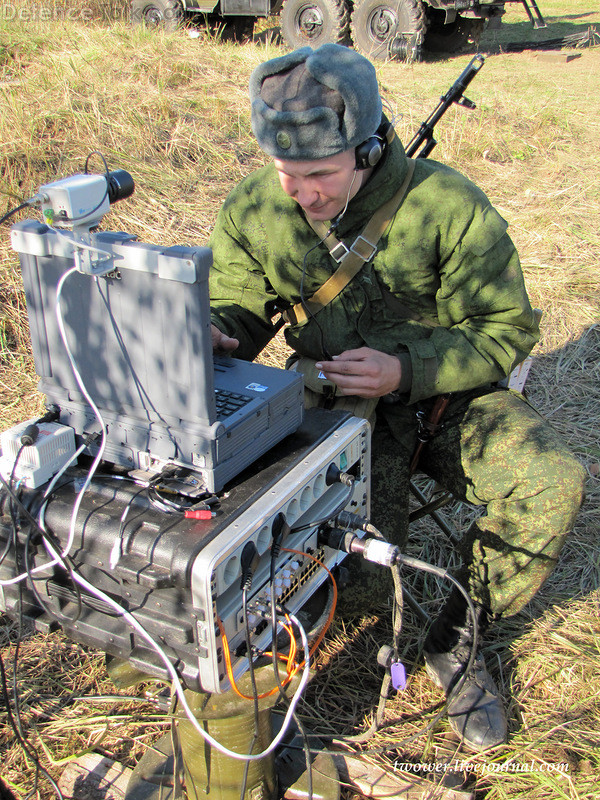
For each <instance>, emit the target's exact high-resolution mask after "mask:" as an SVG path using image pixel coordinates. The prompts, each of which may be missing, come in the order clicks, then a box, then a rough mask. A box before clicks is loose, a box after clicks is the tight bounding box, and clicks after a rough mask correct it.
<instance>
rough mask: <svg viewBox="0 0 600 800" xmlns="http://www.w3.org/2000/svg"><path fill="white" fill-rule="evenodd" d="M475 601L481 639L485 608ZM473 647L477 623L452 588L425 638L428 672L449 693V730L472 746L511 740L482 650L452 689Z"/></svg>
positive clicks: (478, 747) (486, 620)
mask: <svg viewBox="0 0 600 800" xmlns="http://www.w3.org/2000/svg"><path fill="white" fill-rule="evenodd" d="M474 605H475V611H476V619H477V628H478V640H479V642H481V638H482V636H483V634H484V633H485V630H486V628H487V627H488V625H489V615H488V613H487V612H486V610H485V609H484V608H483V606H480V605H477V604H474ZM472 645H473V623H472V620H471V615H470V613H469V609H468V606H467V603H466V600H465V599H464V597H463V596H462V594H461V593H460V592H459V591H458V590H457V589H454V590H453V591H452V593H451V595H450V597H449V599H448V601H447V603H446V605H445V606H444V608H443V609H442V612H441V614H440V615H439V617H438V618H437V619H436V620H435V621H434V622H433V624H432V626H431V628H430V630H429V633H428V635H427V639H426V640H425V648H424V655H425V666H426V668H427V673H428V674H429V676H430V677H431V678H432V679H433V680H434V681H435V683H436V684H437V685H438V686H440V687H441V688H442V689H443V690H444V691H445V692H446V697H448V696H449V695H450V702H449V705H448V719H449V722H450V726H451V728H452V729H453V730H454V731H455V732H456V733H457V734H458V735H459V736H460V738H461V739H462V740H463V742H464V743H465V744H466V745H468V746H469V747H471V748H472V749H474V750H485V749H487V748H488V747H494V746H496V745H499V744H503V743H504V742H505V741H506V738H507V723H506V713H505V711H504V706H503V704H502V699H501V698H500V696H499V692H498V688H497V687H496V684H495V683H494V681H493V679H492V676H491V675H490V674H489V672H488V671H487V669H486V667H485V662H484V660H483V656H482V655H481V654H480V653H479V652H478V653H477V654H476V658H475V661H474V662H473V665H472V667H471V669H470V670H469V672H468V674H467V677H466V680H465V682H464V683H463V685H462V686H461V687H459V689H458V692H456V693H453V692H452V689H453V688H454V687H455V686H456V684H457V683H458V681H459V679H460V678H461V676H462V675H463V673H464V671H465V668H466V667H467V665H468V661H469V656H470V654H471V650H472Z"/></svg>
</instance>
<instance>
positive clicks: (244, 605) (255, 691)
mask: <svg viewBox="0 0 600 800" xmlns="http://www.w3.org/2000/svg"><path fill="white" fill-rule="evenodd" d="M251 582H252V581H251V578H250V580H249V581H248V580H247V581H246V582H245V585H244V586H243V587H242V615H243V617H244V635H245V637H246V655H247V658H248V671H249V672H250V683H251V684H252V699H253V704H254V735H253V736H252V742H251V743H250V748H249V751H248V755H252V751H253V750H254V746H255V744H256V740H257V739H258V731H259V727H260V718H259V714H258V712H259V708H258V689H257V688H256V675H255V673H254V661H253V659H252V642H251V640H250V623H249V621H248V589H249V588H250V586H249V585H247V584H248V583H250V584H251ZM249 770H250V761H249V760H246V762H245V763H244V775H243V778H242V784H241V787H240V800H244V795H245V794H246V786H247V785H248V772H249Z"/></svg>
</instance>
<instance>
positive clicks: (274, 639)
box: [270, 581, 313, 800]
mask: <svg viewBox="0 0 600 800" xmlns="http://www.w3.org/2000/svg"><path fill="white" fill-rule="evenodd" d="M270 589H271V661H272V663H273V673H274V675H275V680H276V682H277V688H278V690H279V699H280V700H281V702H282V703H283V705H284V706H286V708H289V705H290V700H289V698H288V696H287V694H286V693H285V688H284V686H283V684H282V682H281V677H280V675H279V664H278V663H277V603H276V599H277V598H276V597H275V586H274V584H273V582H272V581H271V587H270ZM292 719H293V720H294V722H295V723H296V727H297V728H298V733H299V734H300V736H301V737H302V747H303V750H304V758H305V762H306V791H307V798H308V800H313V775H312V760H311V750H310V744H309V741H308V735H307V733H306V729H305V727H304V725H303V723H302V720H301V719H300V717H299V716H298V715H297V714H296V712H295V711H294V712H293V714H292Z"/></svg>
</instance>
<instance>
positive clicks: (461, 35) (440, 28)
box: [423, 9, 485, 53]
mask: <svg viewBox="0 0 600 800" xmlns="http://www.w3.org/2000/svg"><path fill="white" fill-rule="evenodd" d="M431 12H432V13H431V14H430V17H429V27H428V28H427V33H426V34H425V40H424V41H423V48H424V49H425V50H428V51H429V52H430V53H458V52H460V51H461V50H466V49H467V48H470V47H477V45H478V44H479V40H480V39H481V34H482V33H483V29H484V27H485V20H484V19H471V18H469V17H461V16H460V14H457V15H456V19H455V20H454V22H450V23H449V24H448V25H444V22H443V19H444V13H443V12H442V13H441V15H440V16H438V15H437V13H436V11H435V9H431Z"/></svg>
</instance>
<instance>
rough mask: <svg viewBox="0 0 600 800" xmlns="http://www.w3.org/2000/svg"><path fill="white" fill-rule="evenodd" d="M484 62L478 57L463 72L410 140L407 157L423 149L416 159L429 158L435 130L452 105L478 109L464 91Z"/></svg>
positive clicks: (433, 145)
mask: <svg viewBox="0 0 600 800" xmlns="http://www.w3.org/2000/svg"><path fill="white" fill-rule="evenodd" d="M484 61H485V59H484V57H483V56H481V55H476V56H475V57H474V58H473V59H472V60H471V62H470V63H469V65H468V66H467V67H466V69H465V70H464V71H463V72H462V74H461V75H460V77H459V78H458V80H456V81H455V82H454V83H453V84H452V86H451V87H450V88H449V89H448V91H447V92H446V94H445V95H444V96H443V97H441V98H440V102H439V103H438V105H437V107H436V108H435V110H434V111H433V112H432V113H431V114H430V115H429V116H428V117H427V119H426V120H425V122H422V123H421V127H420V128H419V130H418V131H417V133H416V134H415V135H414V136H413V138H412V139H411V140H410V142H409V144H408V146H407V148H406V155H407V156H408V157H409V158H412V157H413V156H415V153H417V151H418V150H419V148H422V149H421V152H420V153H418V155H416V156H415V158H427V156H428V155H429V154H430V153H431V151H432V150H433V148H434V147H435V146H436V144H437V142H436V140H435V139H434V138H433V129H434V128H435V126H436V125H437V123H438V122H439V121H440V119H441V118H442V117H443V116H444V114H445V113H446V111H447V110H448V109H449V108H450V106H451V105H452V103H456V104H457V105H459V106H464V107H465V108H468V109H473V108H475V107H476V106H475V103H473V102H472V101H471V100H469V99H468V98H467V97H465V96H464V91H465V89H466V88H467V86H468V85H469V84H470V83H471V81H472V80H473V78H474V77H475V76H476V75H477V73H478V72H479V70H480V69H481V68H482V67H483V63H484Z"/></svg>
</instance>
